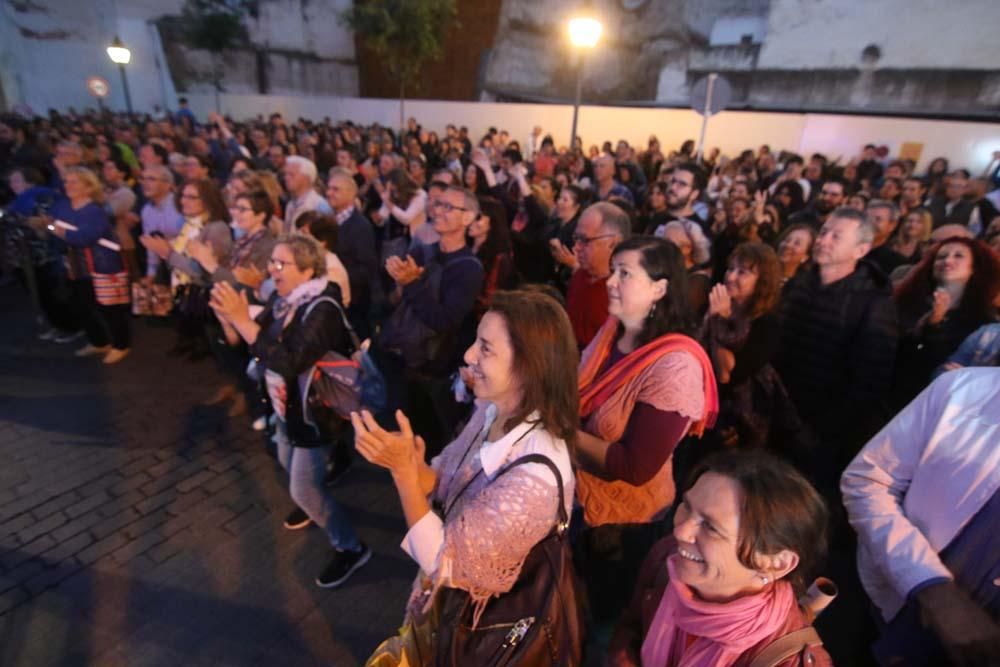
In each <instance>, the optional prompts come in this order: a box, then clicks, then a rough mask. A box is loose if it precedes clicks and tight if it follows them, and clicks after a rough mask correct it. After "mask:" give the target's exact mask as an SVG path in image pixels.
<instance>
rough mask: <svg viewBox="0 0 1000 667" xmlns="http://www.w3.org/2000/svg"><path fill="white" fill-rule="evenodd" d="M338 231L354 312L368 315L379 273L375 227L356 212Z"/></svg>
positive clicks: (355, 210)
mask: <svg viewBox="0 0 1000 667" xmlns="http://www.w3.org/2000/svg"><path fill="white" fill-rule="evenodd" d="M337 232H338V233H337V257H338V258H340V261H341V262H343V264H344V268H345V269H347V279H348V281H349V283H350V285H351V311H352V312H357V313H364V314H367V312H368V307H369V304H370V303H371V298H372V287H373V286H374V285H375V280H376V277H377V276H378V270H379V266H378V255H377V254H376V252H375V230H374V227H373V225H372V223H371V222H369V221H368V218H366V217H365V216H364V215H362V214H361V212H360V211H358V210H357V209H354V212H353V213H351V217H349V218H348V219H347V220H345V221H344V222H343V224H341V225H340V227H339V229H338V230H337Z"/></svg>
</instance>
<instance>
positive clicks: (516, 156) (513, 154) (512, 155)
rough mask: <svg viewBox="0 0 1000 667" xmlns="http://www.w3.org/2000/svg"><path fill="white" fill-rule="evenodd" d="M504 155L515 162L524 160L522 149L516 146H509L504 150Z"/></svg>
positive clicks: (518, 162)
mask: <svg viewBox="0 0 1000 667" xmlns="http://www.w3.org/2000/svg"><path fill="white" fill-rule="evenodd" d="M502 155H503V157H505V158H507V159H508V160H510V161H511V162H513V163H514V164H520V163H522V162H524V157H523V156H522V155H521V151H519V150H517V149H516V148H508V149H507V150H505V151H504V152H503V154H502Z"/></svg>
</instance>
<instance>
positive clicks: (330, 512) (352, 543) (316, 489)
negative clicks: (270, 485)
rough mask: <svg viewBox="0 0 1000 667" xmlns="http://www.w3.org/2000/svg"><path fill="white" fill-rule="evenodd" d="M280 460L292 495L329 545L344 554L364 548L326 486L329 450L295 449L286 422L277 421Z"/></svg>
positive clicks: (315, 448) (324, 448)
mask: <svg viewBox="0 0 1000 667" xmlns="http://www.w3.org/2000/svg"><path fill="white" fill-rule="evenodd" d="M276 434H277V440H278V461H279V462H280V463H281V465H282V467H283V468H284V469H285V470H287V471H288V478H289V493H290V495H291V496H292V500H293V501H294V502H295V504H296V505H298V506H299V507H301V508H302V511H304V512H305V513H306V514H308V515H309V518H310V519H312V520H313V522H314V523H315V524H316V525H317V526H320V527H322V528H323V530H325V531H326V534H327V537H329V538H330V544H331V545H333V547H334V548H335V549H339V550H341V551H356V550H358V549H360V548H361V542H360V541H359V540H358V534H357V533H355V532H354V527H353V526H352V525H351V521H350V519H349V518H348V517H347V513H346V512H345V511H344V509H343V508H342V507H341V506H340V505H338V504H337V501H336V500H334V499H333V496H332V495H330V492H329V490H327V488H326V486H325V485H324V484H323V479H324V477H325V476H326V460H327V456H328V454H329V447H314V448H307V447H295V446H293V445H292V444H291V442H290V441H289V440H288V434H287V432H286V431H285V423H284V422H283V421H282V420H280V419H279V420H278V424H277V432H276Z"/></svg>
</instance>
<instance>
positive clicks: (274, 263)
mask: <svg viewBox="0 0 1000 667" xmlns="http://www.w3.org/2000/svg"><path fill="white" fill-rule="evenodd" d="M289 264H291V262H286V261H285V260H283V259H275V258H273V257H270V258H268V260H267V268H269V269H270V268H271V267H274V268H275V270H277V271H284V270H285V267H286V266H288V265H289Z"/></svg>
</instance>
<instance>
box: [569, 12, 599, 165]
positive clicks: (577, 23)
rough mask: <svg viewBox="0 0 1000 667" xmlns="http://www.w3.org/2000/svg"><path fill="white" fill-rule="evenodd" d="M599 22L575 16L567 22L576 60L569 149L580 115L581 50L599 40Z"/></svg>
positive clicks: (571, 145) (581, 85)
mask: <svg viewBox="0 0 1000 667" xmlns="http://www.w3.org/2000/svg"><path fill="white" fill-rule="evenodd" d="M602 30H603V26H602V25H601V22H600V21H598V20H597V19H595V18H592V17H589V16H577V17H576V18H573V19H570V21H569V41H570V43H571V44H572V45H573V46H574V47H575V48H576V50H577V54H578V58H579V60H578V61H577V68H576V98H575V99H574V101H573V129H572V130H571V131H570V135H569V149H570V150H571V151H572V150H573V143H574V142H575V141H576V119H577V116H578V115H579V113H580V97H581V96H582V94H583V49H592V48H594V47H595V46H597V42H598V40H600V39H601V31H602Z"/></svg>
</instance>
